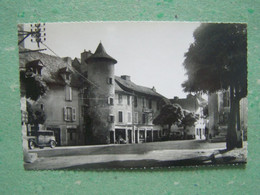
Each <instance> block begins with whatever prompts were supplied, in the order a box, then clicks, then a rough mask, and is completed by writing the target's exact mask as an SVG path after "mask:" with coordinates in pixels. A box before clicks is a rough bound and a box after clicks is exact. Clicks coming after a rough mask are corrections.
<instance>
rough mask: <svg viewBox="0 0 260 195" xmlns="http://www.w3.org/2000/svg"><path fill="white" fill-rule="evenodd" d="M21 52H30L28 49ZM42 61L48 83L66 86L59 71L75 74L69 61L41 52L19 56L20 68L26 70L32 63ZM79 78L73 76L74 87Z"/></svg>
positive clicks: (21, 49)
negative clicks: (64, 70)
mask: <svg viewBox="0 0 260 195" xmlns="http://www.w3.org/2000/svg"><path fill="white" fill-rule="evenodd" d="M19 51H29V50H28V49H24V48H21V47H20V48H19ZM35 60H40V61H41V62H42V64H43V65H44V68H43V69H42V77H43V80H44V81H45V82H46V83H53V84H60V85H64V84H65V82H64V81H63V79H62V78H61V76H60V74H59V71H60V70H61V69H64V68H69V69H70V70H71V71H72V72H73V73H74V72H75V71H74V68H73V67H72V66H71V64H69V63H68V62H67V59H63V58H60V57H56V56H52V55H48V54H45V53H41V52H25V53H20V54H19V63H20V68H21V69H23V68H25V66H26V64H28V63H30V62H31V61H35ZM78 84H79V82H78V76H77V75H76V76H75V75H74V74H72V85H78Z"/></svg>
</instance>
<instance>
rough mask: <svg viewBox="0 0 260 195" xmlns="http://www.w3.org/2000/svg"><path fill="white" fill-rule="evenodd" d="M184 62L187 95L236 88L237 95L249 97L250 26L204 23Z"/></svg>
mask: <svg viewBox="0 0 260 195" xmlns="http://www.w3.org/2000/svg"><path fill="white" fill-rule="evenodd" d="M193 36H194V39H195V41H194V43H192V44H191V45H190V48H189V50H188V52H187V53H186V54H185V61H184V63H183V65H184V67H185V69H186V70H187V75H188V80H187V81H185V82H184V83H183V84H182V86H183V87H184V91H186V92H198V91H202V92H205V93H208V92H209V93H211V92H216V91H217V90H221V89H228V88H229V87H230V86H231V85H232V86H236V96H237V97H240V98H242V97H245V96H246V95H247V30H246V24H201V25H200V26H199V27H198V28H197V29H196V30H195V31H194V34H193Z"/></svg>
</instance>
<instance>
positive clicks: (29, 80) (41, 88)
mask: <svg viewBox="0 0 260 195" xmlns="http://www.w3.org/2000/svg"><path fill="white" fill-rule="evenodd" d="M20 80H21V83H23V84H24V86H25V96H26V98H27V99H31V100H34V101H37V100H38V99H39V97H40V96H42V95H44V94H45V93H46V91H47V90H48V86H47V84H46V82H45V81H44V80H43V78H42V76H41V75H38V74H34V73H30V74H29V73H28V72H20Z"/></svg>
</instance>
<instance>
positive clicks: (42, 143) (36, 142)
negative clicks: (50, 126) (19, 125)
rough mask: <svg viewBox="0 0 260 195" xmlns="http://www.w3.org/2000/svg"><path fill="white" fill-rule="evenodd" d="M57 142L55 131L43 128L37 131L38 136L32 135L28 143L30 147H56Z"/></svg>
mask: <svg viewBox="0 0 260 195" xmlns="http://www.w3.org/2000/svg"><path fill="white" fill-rule="evenodd" d="M56 144H57V142H56V140H55V136H54V132H53V131H48V130H41V131H38V132H37V133H36V136H34V137H30V138H29V140H28V145H29V148H30V149H34V148H35V147H39V148H43V147H46V146H48V147H51V148H55V146H56Z"/></svg>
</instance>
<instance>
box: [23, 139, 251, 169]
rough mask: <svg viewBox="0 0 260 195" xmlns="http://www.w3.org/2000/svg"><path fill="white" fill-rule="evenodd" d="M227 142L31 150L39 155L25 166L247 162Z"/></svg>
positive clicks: (186, 142)
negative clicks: (227, 145)
mask: <svg viewBox="0 0 260 195" xmlns="http://www.w3.org/2000/svg"><path fill="white" fill-rule="evenodd" d="M225 146H226V144H225V143H224V142H222V143H208V142H205V141H198V140H185V141H166V142H153V143H143V144H127V145H98V146H81V147H79V146H77V147H57V148H55V149H50V148H44V149H35V150H30V153H31V155H33V156H35V155H34V154H33V153H36V154H37V157H36V156H35V157H36V159H35V160H33V161H31V163H25V164H24V167H25V169H29V170H31V169H64V168H68V169H79V168H87V169H92V168H132V167H135V168H136V167H162V166H167V167H169V166H179V165H181V166H183V165H205V164H216V163H243V162H245V160H246V153H247V152H246V151H247V150H246V143H244V146H245V147H244V148H243V149H235V150H233V151H228V152H226V151H224V149H225Z"/></svg>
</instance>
